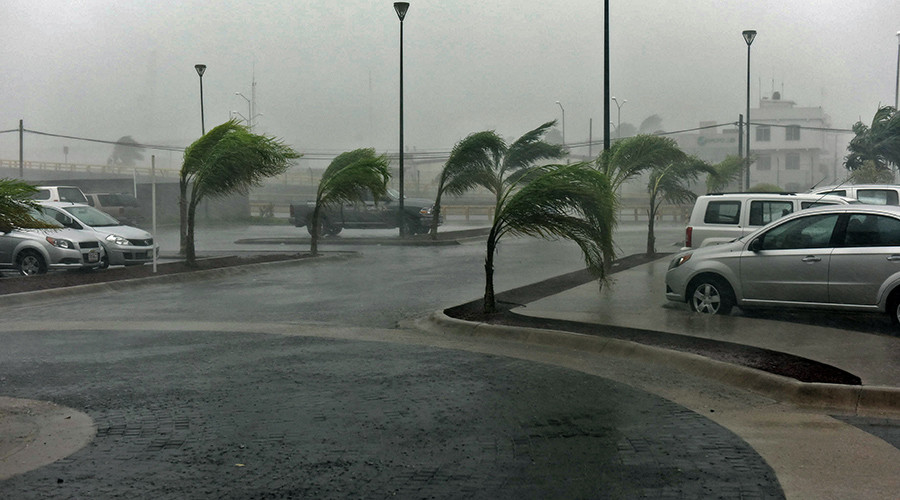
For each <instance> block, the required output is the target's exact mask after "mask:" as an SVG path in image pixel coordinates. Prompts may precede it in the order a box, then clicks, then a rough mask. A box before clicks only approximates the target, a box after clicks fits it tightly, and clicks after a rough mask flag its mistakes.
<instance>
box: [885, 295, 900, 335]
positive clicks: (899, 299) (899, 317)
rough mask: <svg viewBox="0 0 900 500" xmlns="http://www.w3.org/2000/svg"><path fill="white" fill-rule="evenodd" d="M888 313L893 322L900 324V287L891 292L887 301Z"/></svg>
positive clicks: (896, 324)
mask: <svg viewBox="0 0 900 500" xmlns="http://www.w3.org/2000/svg"><path fill="white" fill-rule="evenodd" d="M887 313H888V316H890V317H891V323H893V324H894V325H895V326H900V289H897V290H894V291H893V292H891V295H890V297H889V298H888V302H887Z"/></svg>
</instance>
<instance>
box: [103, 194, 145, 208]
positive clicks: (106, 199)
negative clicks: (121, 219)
mask: <svg viewBox="0 0 900 500" xmlns="http://www.w3.org/2000/svg"><path fill="white" fill-rule="evenodd" d="M97 199H98V200H99V201H100V205H102V206H104V207H136V206H137V200H136V199H135V198H134V196H132V195H130V194H124V193H121V194H120V193H112V194H98V195H97Z"/></svg>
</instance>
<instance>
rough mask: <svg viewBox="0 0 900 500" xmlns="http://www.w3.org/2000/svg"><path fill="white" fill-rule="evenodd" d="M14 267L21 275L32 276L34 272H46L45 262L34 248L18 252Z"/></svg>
mask: <svg viewBox="0 0 900 500" xmlns="http://www.w3.org/2000/svg"><path fill="white" fill-rule="evenodd" d="M16 269H18V271H19V274H21V275H22V276H34V275H35V274H44V273H46V272H47V263H46V262H44V257H42V256H41V254H39V253H37V252H35V251H34V250H25V251H23V252H22V253H20V254H19V258H18V259H16Z"/></svg>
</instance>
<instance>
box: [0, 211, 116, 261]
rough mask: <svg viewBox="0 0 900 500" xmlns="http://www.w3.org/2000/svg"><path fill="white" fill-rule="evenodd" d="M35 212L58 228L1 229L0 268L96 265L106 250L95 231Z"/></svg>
mask: <svg viewBox="0 0 900 500" xmlns="http://www.w3.org/2000/svg"><path fill="white" fill-rule="evenodd" d="M31 216H32V217H34V218H35V219H39V220H42V221H44V222H46V223H48V224H51V225H55V226H57V228H58V229H14V230H12V231H10V232H8V233H0V269H4V268H5V269H15V270H16V271H18V272H19V274H21V275H23V276H30V275H33V274H44V273H46V272H47V270H48V269H85V270H86V269H93V268H96V267H98V266H99V265H100V262H101V261H102V260H103V259H104V258H105V257H106V252H105V251H104V250H103V247H102V246H101V245H100V241H99V240H98V239H97V238H96V237H95V236H94V235H93V234H86V233H83V232H80V231H73V230H71V229H66V228H64V227H63V226H62V225H61V224H59V223H58V222H57V221H55V220H54V219H52V218H50V217H47V216H46V215H44V214H42V213H40V212H38V211H37V210H34V211H32V213H31Z"/></svg>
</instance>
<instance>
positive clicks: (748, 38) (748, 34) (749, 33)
mask: <svg viewBox="0 0 900 500" xmlns="http://www.w3.org/2000/svg"><path fill="white" fill-rule="evenodd" d="M742 34H743V35H744V41H745V42H747V154H746V155H744V161H746V162H747V170H746V171H745V172H744V191H749V190H750V44H752V43H753V40H754V39H755V38H756V30H744V32H743V33H742Z"/></svg>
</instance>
